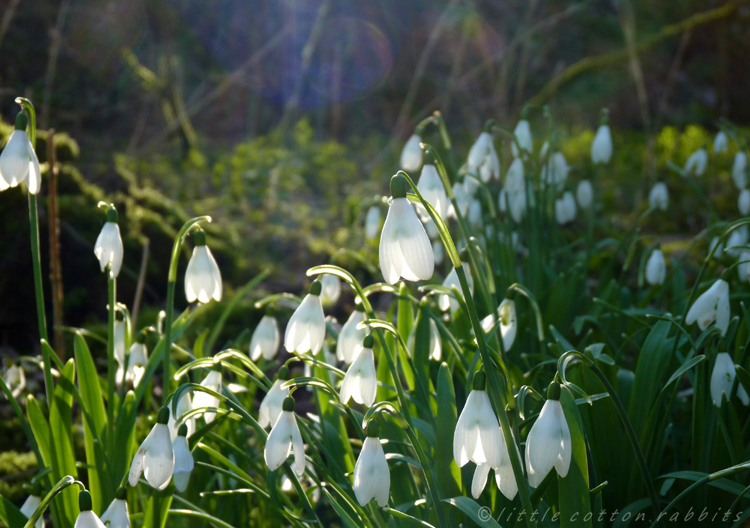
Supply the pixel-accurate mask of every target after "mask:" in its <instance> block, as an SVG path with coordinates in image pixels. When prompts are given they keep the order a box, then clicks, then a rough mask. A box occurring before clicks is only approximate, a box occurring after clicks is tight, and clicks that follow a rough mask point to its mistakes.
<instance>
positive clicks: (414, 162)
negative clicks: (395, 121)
mask: <svg viewBox="0 0 750 528" xmlns="http://www.w3.org/2000/svg"><path fill="white" fill-rule="evenodd" d="M421 142H422V138H421V137H419V136H418V135H416V134H412V136H411V137H410V138H409V139H408V141H407V142H406V144H405V145H404V149H403V150H402V151H401V168H402V169H404V170H405V171H406V172H416V171H418V170H419V167H421V166H422V147H420V146H419V144H420V143H421Z"/></svg>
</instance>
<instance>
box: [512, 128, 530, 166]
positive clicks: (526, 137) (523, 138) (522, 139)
mask: <svg viewBox="0 0 750 528" xmlns="http://www.w3.org/2000/svg"><path fill="white" fill-rule="evenodd" d="M513 135H514V136H515V137H516V141H517V142H518V145H519V146H520V147H521V148H522V149H524V150H526V151H527V152H531V151H532V149H533V142H532V138H531V127H530V126H529V122H528V121H527V120H526V119H521V120H520V121H519V122H518V124H517V125H516V128H515V130H514V131H513ZM516 141H513V142H511V144H510V146H511V150H512V151H513V157H515V158H517V157H518V147H517V146H516Z"/></svg>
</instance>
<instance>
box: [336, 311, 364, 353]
mask: <svg viewBox="0 0 750 528" xmlns="http://www.w3.org/2000/svg"><path fill="white" fill-rule="evenodd" d="M366 320H367V315H366V314H365V307H364V305H363V304H362V303H358V304H355V305H354V311H353V312H352V313H351V315H350V316H349V318H348V319H347V320H346V322H345V323H344V326H342V327H341V332H339V340H338V341H337V342H336V358H337V359H338V360H339V361H343V362H344V363H346V364H347V365H351V364H352V363H353V362H354V360H355V359H356V358H357V356H358V355H359V352H360V351H361V350H362V341H364V339H365V336H366V335H367V333H368V329H367V326H365V325H362V327H361V328H360V323H364V322H365V321H366Z"/></svg>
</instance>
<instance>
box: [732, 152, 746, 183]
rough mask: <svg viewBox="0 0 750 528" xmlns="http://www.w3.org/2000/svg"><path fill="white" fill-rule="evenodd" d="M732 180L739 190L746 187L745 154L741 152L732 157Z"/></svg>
mask: <svg viewBox="0 0 750 528" xmlns="http://www.w3.org/2000/svg"><path fill="white" fill-rule="evenodd" d="M732 180H733V181H734V184H735V185H736V186H737V188H738V189H739V190H743V189H745V187H747V154H745V153H744V152H743V151H741V150H740V151H739V152H737V154H736V155H735V156H734V163H733V164H732Z"/></svg>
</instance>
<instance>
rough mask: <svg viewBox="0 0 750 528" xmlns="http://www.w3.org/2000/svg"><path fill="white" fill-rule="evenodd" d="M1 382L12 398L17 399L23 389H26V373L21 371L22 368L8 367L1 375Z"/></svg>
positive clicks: (16, 366)
mask: <svg viewBox="0 0 750 528" xmlns="http://www.w3.org/2000/svg"><path fill="white" fill-rule="evenodd" d="M3 381H4V382H5V384H6V385H7V386H8V388H9V389H10V394H11V395H12V396H13V397H14V398H18V397H19V396H20V395H21V393H22V392H23V389H25V388H26V373H25V372H24V371H23V367H21V366H19V365H11V366H10V367H8V370H6V371H5V374H3Z"/></svg>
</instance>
